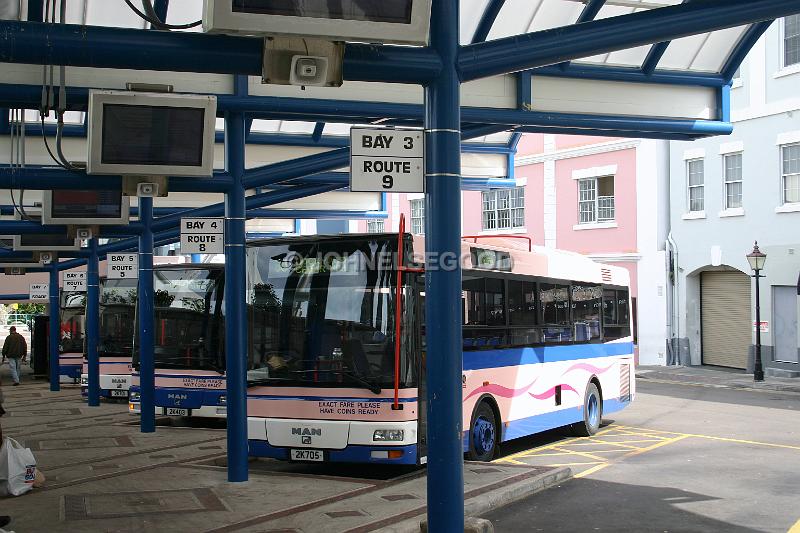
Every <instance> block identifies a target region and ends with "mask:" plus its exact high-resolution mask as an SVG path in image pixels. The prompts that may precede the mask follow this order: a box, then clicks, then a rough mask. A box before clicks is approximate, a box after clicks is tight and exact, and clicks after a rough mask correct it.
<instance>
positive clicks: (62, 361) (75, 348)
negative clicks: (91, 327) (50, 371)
mask: <svg viewBox="0 0 800 533" xmlns="http://www.w3.org/2000/svg"><path fill="white" fill-rule="evenodd" d="M60 318H61V331H60V332H59V341H58V374H59V376H58V378H59V382H60V383H64V384H73V385H77V384H78V383H79V382H80V379H81V365H82V364H83V353H84V348H85V347H84V336H85V334H86V293H85V292H66V291H61V309H60Z"/></svg>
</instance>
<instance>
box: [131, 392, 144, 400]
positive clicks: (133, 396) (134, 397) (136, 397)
mask: <svg viewBox="0 0 800 533" xmlns="http://www.w3.org/2000/svg"><path fill="white" fill-rule="evenodd" d="M130 395H131V396H130V401H132V402H138V401H140V400H141V397H142V395H141V394H139V393H138V392H131V393H130Z"/></svg>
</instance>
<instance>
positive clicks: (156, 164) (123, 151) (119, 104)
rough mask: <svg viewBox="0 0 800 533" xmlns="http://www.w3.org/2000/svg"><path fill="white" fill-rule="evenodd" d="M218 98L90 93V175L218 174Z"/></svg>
mask: <svg viewBox="0 0 800 533" xmlns="http://www.w3.org/2000/svg"><path fill="white" fill-rule="evenodd" d="M216 113H217V99H216V97H215V96H206V95H183V94H173V93H141V92H127V91H90V93H89V133H88V142H87V145H88V147H89V154H88V157H87V161H88V164H87V169H86V172H87V173H89V174H117V175H128V176H204V177H208V176H211V174H212V173H213V171H214V126H215V124H216Z"/></svg>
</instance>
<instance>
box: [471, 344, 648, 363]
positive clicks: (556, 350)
mask: <svg viewBox="0 0 800 533" xmlns="http://www.w3.org/2000/svg"><path fill="white" fill-rule="evenodd" d="M632 353H633V343H631V342H612V343H607V344H570V345H566V346H540V347H537V348H509V349H505V350H474V351H465V352H464V370H482V369H486V368H502V367H507V366H518V365H533V364H539V363H552V362H556V361H575V360H578V359H592V358H595V357H613V356H617V355H630V354H632Z"/></svg>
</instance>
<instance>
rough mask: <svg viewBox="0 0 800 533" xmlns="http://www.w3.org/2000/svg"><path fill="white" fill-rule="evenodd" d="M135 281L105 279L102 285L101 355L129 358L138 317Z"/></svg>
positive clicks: (99, 352)
mask: <svg viewBox="0 0 800 533" xmlns="http://www.w3.org/2000/svg"><path fill="white" fill-rule="evenodd" d="M136 285H137V280H135V279H105V280H103V281H102V282H101V284H100V343H99V344H98V346H97V351H98V354H99V355H100V356H101V357H102V356H104V355H105V356H112V357H130V356H131V353H132V351H133V336H134V331H135V330H134V322H135V318H136Z"/></svg>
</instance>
